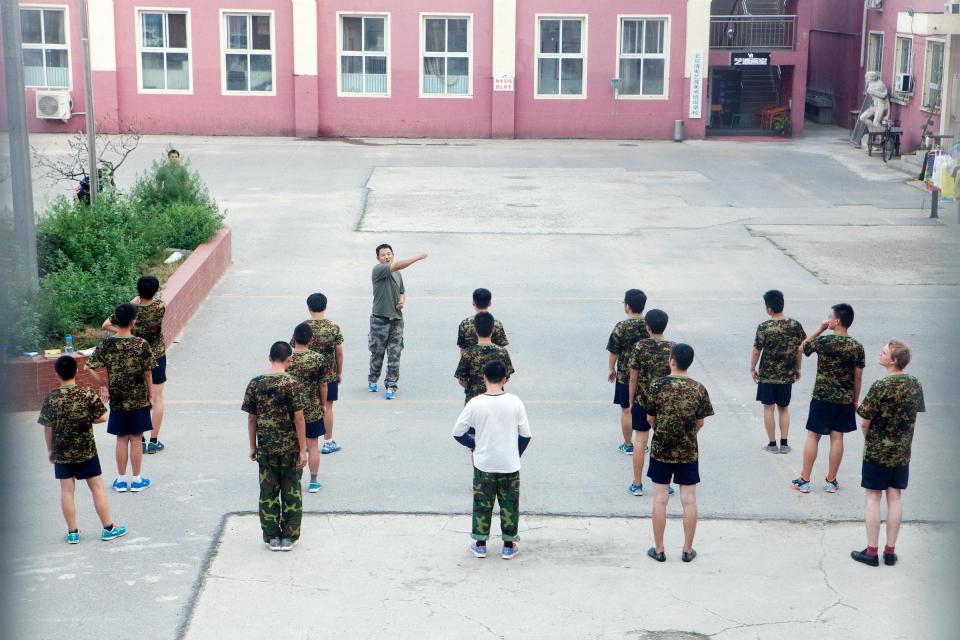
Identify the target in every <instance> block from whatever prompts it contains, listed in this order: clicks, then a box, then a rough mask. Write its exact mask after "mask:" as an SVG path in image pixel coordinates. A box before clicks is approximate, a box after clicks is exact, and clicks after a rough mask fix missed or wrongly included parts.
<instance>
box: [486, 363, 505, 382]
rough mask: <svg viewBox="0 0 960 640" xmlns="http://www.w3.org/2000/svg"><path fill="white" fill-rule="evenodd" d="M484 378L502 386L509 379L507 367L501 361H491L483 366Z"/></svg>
mask: <svg viewBox="0 0 960 640" xmlns="http://www.w3.org/2000/svg"><path fill="white" fill-rule="evenodd" d="M483 377H484V378H486V379H487V380H489V381H490V382H492V383H494V384H500V383H501V382H503V379H504V378H506V377H507V365H505V364H503V361H501V360H491V361H490V362H488V363H487V364H485V365H483Z"/></svg>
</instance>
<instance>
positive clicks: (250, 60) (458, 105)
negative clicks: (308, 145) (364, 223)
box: [21, 0, 809, 139]
mask: <svg viewBox="0 0 960 640" xmlns="http://www.w3.org/2000/svg"><path fill="white" fill-rule="evenodd" d="M88 4H89V7H90V14H89V24H90V34H91V35H90V48H91V68H92V75H93V88H94V101H95V111H96V114H97V120H98V122H99V123H100V126H101V127H102V128H104V129H106V130H116V129H117V128H118V127H123V126H132V127H134V128H136V129H138V130H140V131H142V132H145V133H181V134H213V135H296V136H306V137H312V136H405V137H471V138H484V137H507V138H512V137H516V138H541V137H542V138H549V137H577V138H660V139H664V138H670V137H672V136H673V135H674V128H675V122H676V121H681V122H682V123H683V127H684V130H685V132H684V133H685V136H686V137H692V138H702V137H704V136H705V135H707V133H708V132H711V131H712V132H714V133H720V134H722V135H731V134H742V133H758V132H759V133H763V132H764V128H763V123H762V122H761V118H760V115H759V113H760V110H761V108H763V107H770V106H778V105H779V106H783V107H785V108H787V109H790V108H793V109H794V110H795V112H796V113H797V114H802V111H797V109H802V103H803V100H802V97H803V95H804V92H805V85H806V78H807V71H806V60H807V47H808V44H807V43H808V28H809V15H808V14H809V10H808V9H809V3H808V2H806V0H736V2H734V0H713V2H711V1H710V0H644V1H643V2H637V0H590V1H587V0H229V1H227V0H222V1H221V0H204V1H202V2H201V1H199V0H150V2H138V0H88ZM78 5H79V2H78V1H77V0H59V1H57V0H51V1H50V2H44V1H42V0H37V1H36V2H34V1H31V0H26V1H24V2H21V23H22V25H21V26H22V29H21V33H22V39H23V54H24V71H25V76H26V80H27V85H28V96H27V110H28V118H29V121H30V122H29V124H30V129H31V131H34V132H51V131H75V130H78V129H81V128H82V127H83V116H82V115H79V112H82V111H83V105H84V90H83V80H82V69H81V64H82V63H81V60H82V57H81V41H80V15H79V10H78ZM748 58H749V62H750V65H751V66H750V67H749V68H742V69H741V68H739V67H738V64H737V61H738V60H747V59H748ZM761 62H762V64H760V63H761ZM743 78H746V79H748V80H753V81H754V86H747V88H746V89H745V90H742V91H739V92H738V93H737V95H736V96H734V95H732V94H731V92H730V91H729V90H728V88H729V87H732V86H733V85H734V84H736V83H739V82H740V81H741V79H743ZM757 80H759V84H758V83H757V82H756V81H757ZM746 84H747V85H750V82H747V83H746ZM802 127H803V118H802V116H799V115H798V116H796V117H794V118H793V130H794V133H798V132H800V131H802ZM767 129H769V127H767ZM766 132H767V133H769V131H768V130H767V131H766Z"/></svg>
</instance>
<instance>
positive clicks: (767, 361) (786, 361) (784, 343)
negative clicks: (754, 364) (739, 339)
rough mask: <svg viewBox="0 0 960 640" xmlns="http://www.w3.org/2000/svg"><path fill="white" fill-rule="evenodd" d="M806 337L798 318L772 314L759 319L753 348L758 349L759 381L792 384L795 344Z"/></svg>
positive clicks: (798, 343)
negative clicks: (761, 320) (777, 316)
mask: <svg viewBox="0 0 960 640" xmlns="http://www.w3.org/2000/svg"><path fill="white" fill-rule="evenodd" d="M806 337H807V334H806V332H805V331H804V330H803V327H802V326H801V325H800V323H799V322H797V321H796V320H793V319H791V318H773V319H770V320H767V321H766V322H762V323H760V326H758V327H757V335H756V337H755V338H754V339H753V348H754V349H757V350H758V351H760V371H759V373H758V382H763V383H766V384H792V383H793V379H794V374H795V373H796V370H797V347H799V346H800V343H801V342H803V341H804V339H805V338H806Z"/></svg>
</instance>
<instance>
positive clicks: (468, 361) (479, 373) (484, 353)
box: [453, 344, 514, 404]
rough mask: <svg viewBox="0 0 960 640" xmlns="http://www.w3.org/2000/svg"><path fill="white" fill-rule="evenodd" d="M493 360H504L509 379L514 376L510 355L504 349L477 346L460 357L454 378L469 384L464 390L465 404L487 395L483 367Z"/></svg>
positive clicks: (465, 351) (495, 346)
mask: <svg viewBox="0 0 960 640" xmlns="http://www.w3.org/2000/svg"><path fill="white" fill-rule="evenodd" d="M492 360H502V361H503V364H505V365H507V377H508V378H509V377H510V376H512V375H513V374H514V370H513V364H512V363H511V362H510V354H509V353H507V350H506V349H504V348H503V347H499V346H497V345H495V344H475V345H473V346H472V347H469V348H467V349H466V350H464V352H463V354H462V355H461V356H460V363H459V364H458V365H457V371H456V372H455V373H454V374H453V376H454V377H455V378H456V379H457V380H461V381H463V382H465V383H466V384H467V387H466V389H464V394H465V395H466V398H465V399H464V404H466V403H467V402H469V401H470V400H472V399H474V398H476V397H477V396H479V395H481V394H483V393H486V391H487V386H486V385H485V384H484V383H483V365H485V364H487V363H488V362H490V361H492Z"/></svg>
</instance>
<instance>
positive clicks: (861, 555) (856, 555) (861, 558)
mask: <svg viewBox="0 0 960 640" xmlns="http://www.w3.org/2000/svg"><path fill="white" fill-rule="evenodd" d="M850 557H851V558H853V559H854V560H856V561H857V562H862V563H863V564H868V565H870V566H871V567H879V566H880V558H879V557H877V556H868V555H867V550H866V549H864V550H863V551H851V552H850Z"/></svg>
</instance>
